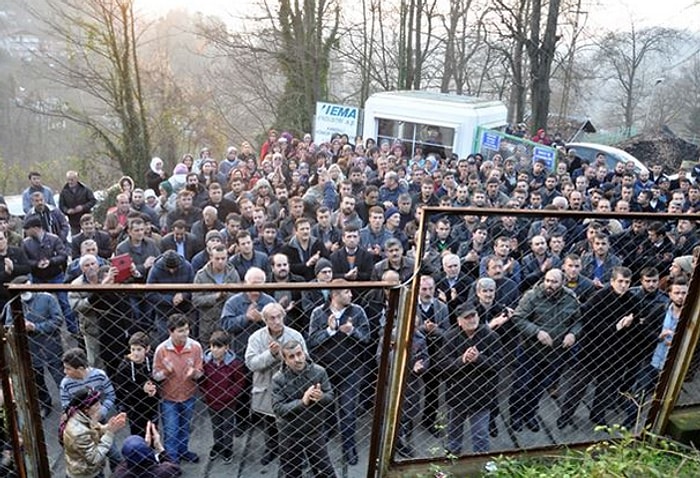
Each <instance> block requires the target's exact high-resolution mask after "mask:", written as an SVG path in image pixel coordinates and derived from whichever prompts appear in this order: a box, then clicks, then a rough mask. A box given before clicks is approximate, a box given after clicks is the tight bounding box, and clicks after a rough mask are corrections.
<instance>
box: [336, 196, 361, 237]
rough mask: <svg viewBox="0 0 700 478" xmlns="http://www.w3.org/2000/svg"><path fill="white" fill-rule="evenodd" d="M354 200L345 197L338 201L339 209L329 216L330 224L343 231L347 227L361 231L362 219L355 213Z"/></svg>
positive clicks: (350, 197) (351, 197)
mask: <svg viewBox="0 0 700 478" xmlns="http://www.w3.org/2000/svg"><path fill="white" fill-rule="evenodd" d="M355 203H356V201H355V198H354V197H353V196H345V197H343V198H342V199H341V201H340V208H339V209H338V210H337V211H335V212H334V213H333V215H332V216H331V223H332V224H333V225H335V226H338V227H339V228H340V229H342V230H345V228H347V227H349V226H353V227H356V228H357V229H358V230H359V229H362V219H360V216H359V215H358V214H357V212H356V211H355Z"/></svg>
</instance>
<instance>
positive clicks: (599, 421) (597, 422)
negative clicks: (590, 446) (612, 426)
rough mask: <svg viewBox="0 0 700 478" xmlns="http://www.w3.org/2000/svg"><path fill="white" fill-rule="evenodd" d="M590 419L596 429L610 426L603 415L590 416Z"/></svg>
mask: <svg viewBox="0 0 700 478" xmlns="http://www.w3.org/2000/svg"><path fill="white" fill-rule="evenodd" d="M588 419H589V420H590V421H591V422H592V423H593V425H594V426H596V427H607V426H608V422H607V421H606V420H605V417H604V416H602V415H589V416H588Z"/></svg>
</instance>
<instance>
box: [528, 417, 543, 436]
mask: <svg viewBox="0 0 700 478" xmlns="http://www.w3.org/2000/svg"><path fill="white" fill-rule="evenodd" d="M525 426H526V427H527V429H528V430H530V431H531V432H535V433H537V432H538V431H540V424H539V422H538V421H537V419H536V418H531V419H530V420H528V421H526V422H525Z"/></svg>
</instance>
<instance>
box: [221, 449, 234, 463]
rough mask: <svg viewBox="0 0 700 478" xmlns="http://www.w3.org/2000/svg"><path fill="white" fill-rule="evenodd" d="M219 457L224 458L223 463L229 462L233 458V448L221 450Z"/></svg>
mask: <svg viewBox="0 0 700 478" xmlns="http://www.w3.org/2000/svg"><path fill="white" fill-rule="evenodd" d="M221 457H222V459H223V460H224V463H231V460H233V450H230V449H227V450H224V451H222V452H221Z"/></svg>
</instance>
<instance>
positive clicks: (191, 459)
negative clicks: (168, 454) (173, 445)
mask: <svg viewBox="0 0 700 478" xmlns="http://www.w3.org/2000/svg"><path fill="white" fill-rule="evenodd" d="M180 460H181V461H184V462H186V463H199V455H197V454H196V453H195V452H193V451H186V452H185V453H183V454H182V455H180Z"/></svg>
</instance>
